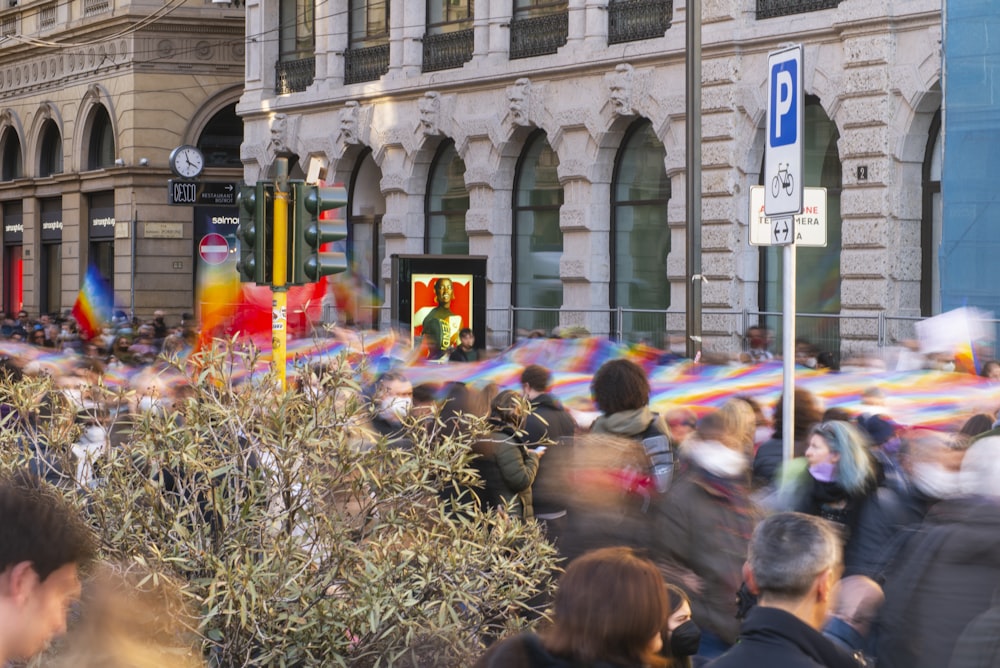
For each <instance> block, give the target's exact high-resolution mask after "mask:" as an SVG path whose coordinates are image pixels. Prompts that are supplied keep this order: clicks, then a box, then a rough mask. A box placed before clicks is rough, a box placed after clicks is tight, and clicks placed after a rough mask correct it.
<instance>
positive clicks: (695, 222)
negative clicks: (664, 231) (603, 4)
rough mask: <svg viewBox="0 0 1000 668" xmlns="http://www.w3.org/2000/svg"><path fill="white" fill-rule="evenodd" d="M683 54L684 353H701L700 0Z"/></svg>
mask: <svg viewBox="0 0 1000 668" xmlns="http://www.w3.org/2000/svg"><path fill="white" fill-rule="evenodd" d="M685 20H686V26H685V27H686V31H685V35H686V42H687V58H686V59H685V68H684V74H685V77H684V88H685V98H686V105H687V106H686V114H685V125H686V130H687V132H686V138H685V149H686V150H685V158H686V161H687V165H686V172H685V201H686V203H687V225H686V228H685V241H686V243H685V247H686V252H687V255H686V260H687V262H686V265H687V285H686V295H687V305H686V308H685V311H686V314H687V337H686V340H687V356H688V358H690V359H695V358H696V357H697V356H698V355H699V354H700V353H701V286H702V276H701V0H687V11H686V16H685Z"/></svg>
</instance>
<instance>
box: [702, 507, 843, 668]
mask: <svg viewBox="0 0 1000 668" xmlns="http://www.w3.org/2000/svg"><path fill="white" fill-rule="evenodd" d="M842 562H843V558H842V551H841V547H840V538H839V537H838V536H837V534H836V533H835V532H834V531H833V529H831V528H830V526H829V524H828V523H827V522H826V521H824V520H822V519H820V518H818V517H814V516H811V515H805V514H803V513H777V514H775V515H772V516H771V517H769V518H767V519H765V520H764V521H763V522H761V523H760V524H759V525H757V529H756V530H755V531H754V534H753V538H751V540H750V549H749V557H748V560H747V566H746V568H745V571H746V573H745V575H746V576H747V585H748V587H749V588H750V590H751V591H752V592H754V593H755V594H757V596H758V597H759V598H758V603H757V605H756V606H755V607H754V608H753V609H751V610H750V613H749V614H748V615H747V616H746V618H745V619H744V620H743V625H742V627H741V628H740V640H739V642H738V643H736V645H734V646H733V647H732V648H731V649H730V650H729V651H728V652H726V653H725V654H723V655H722V656H721V657H719V658H718V659H716V660H715V661H713V662H711V663H709V664H708V665H709V666H710V668H773V667H775V666H781V668H820V667H823V666H825V667H826V668H856V667H857V666H859V665H862V664H861V663H859V662H858V660H856V659H855V658H854V657H853V656H851V654H849V653H848V652H846V651H844V650H843V649H841V648H840V647H838V646H837V645H835V644H834V643H833V642H832V641H830V640H829V639H827V638H826V637H825V636H824V635H823V634H822V633H821V632H820V629H821V628H822V626H823V623H824V621H825V620H826V616H827V613H828V611H829V608H830V604H831V602H832V601H833V596H834V590H835V585H836V583H837V579H838V578H839V576H840V571H841V568H842Z"/></svg>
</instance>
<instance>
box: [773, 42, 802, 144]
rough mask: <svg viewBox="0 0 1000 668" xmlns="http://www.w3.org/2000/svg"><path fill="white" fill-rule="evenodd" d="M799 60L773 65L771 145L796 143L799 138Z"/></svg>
mask: <svg viewBox="0 0 1000 668" xmlns="http://www.w3.org/2000/svg"><path fill="white" fill-rule="evenodd" d="M798 66H799V64H798V61H796V60H783V61H779V62H777V63H774V64H773V65H772V66H771V76H770V80H771V86H770V88H771V100H770V101H771V118H770V121H771V122H770V127H769V128H768V133H770V144H771V146H786V145H788V144H794V143H795V142H796V141H797V139H798V130H799V127H798V126H799V123H798V120H799V119H798V114H797V113H796V110H797V107H798V96H799V94H800V93H799V90H798V82H799V76H798Z"/></svg>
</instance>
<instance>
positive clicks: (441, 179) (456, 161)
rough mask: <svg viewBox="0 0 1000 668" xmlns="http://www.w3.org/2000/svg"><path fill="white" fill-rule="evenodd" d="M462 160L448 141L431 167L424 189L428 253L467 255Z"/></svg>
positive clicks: (467, 206) (465, 202)
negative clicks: (428, 179) (425, 191)
mask: <svg viewBox="0 0 1000 668" xmlns="http://www.w3.org/2000/svg"><path fill="white" fill-rule="evenodd" d="M468 210H469V192H468V191H467V190H466V189H465V163H464V162H463V161H462V159H461V158H460V157H458V153H457V152H456V151H455V145H454V143H452V142H449V143H448V144H446V145H445V146H444V147H442V148H441V150H440V151H439V153H438V155H437V157H436V158H435V160H434V165H433V166H432V168H431V178H430V187H429V188H428V192H427V251H428V252H429V253H432V254H435V255H437V254H446V255H468V254H469V235H468V233H467V232H466V231H465V213H466V212H467V211H468Z"/></svg>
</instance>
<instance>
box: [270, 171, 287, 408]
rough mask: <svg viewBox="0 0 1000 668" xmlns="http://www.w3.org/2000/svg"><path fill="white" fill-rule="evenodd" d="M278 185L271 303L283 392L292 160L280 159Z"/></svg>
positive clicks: (273, 353) (275, 358)
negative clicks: (289, 177) (289, 178)
mask: <svg viewBox="0 0 1000 668" xmlns="http://www.w3.org/2000/svg"><path fill="white" fill-rule="evenodd" d="M276 167H277V169H276V172H277V174H276V177H277V178H276V179H275V182H274V261H273V263H272V265H271V267H272V268H273V272H272V276H273V278H272V282H271V290H272V299H271V364H272V365H273V368H274V370H275V371H276V372H277V374H278V381H279V382H280V383H281V391H282V392H284V391H285V390H286V389H287V387H288V382H287V365H286V359H287V349H286V344H287V342H288V286H287V285H286V284H285V283H286V280H287V277H288V158H278V159H277V165H276Z"/></svg>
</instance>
